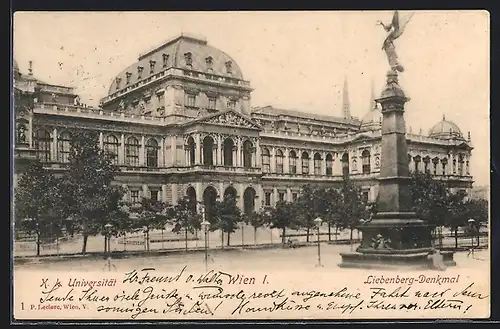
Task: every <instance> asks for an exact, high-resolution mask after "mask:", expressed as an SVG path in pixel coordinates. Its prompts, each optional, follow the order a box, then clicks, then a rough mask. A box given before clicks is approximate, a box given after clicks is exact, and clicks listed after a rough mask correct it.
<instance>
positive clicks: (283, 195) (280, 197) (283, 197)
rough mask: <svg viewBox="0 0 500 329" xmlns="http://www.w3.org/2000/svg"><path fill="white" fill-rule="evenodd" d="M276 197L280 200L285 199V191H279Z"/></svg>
mask: <svg viewBox="0 0 500 329" xmlns="http://www.w3.org/2000/svg"><path fill="white" fill-rule="evenodd" d="M278 197H279V200H280V201H285V193H282V192H279V193H278Z"/></svg>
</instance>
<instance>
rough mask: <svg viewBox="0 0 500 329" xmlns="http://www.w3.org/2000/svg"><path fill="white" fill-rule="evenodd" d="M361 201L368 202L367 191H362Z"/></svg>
mask: <svg viewBox="0 0 500 329" xmlns="http://www.w3.org/2000/svg"><path fill="white" fill-rule="evenodd" d="M363 201H364V202H368V191H363Z"/></svg>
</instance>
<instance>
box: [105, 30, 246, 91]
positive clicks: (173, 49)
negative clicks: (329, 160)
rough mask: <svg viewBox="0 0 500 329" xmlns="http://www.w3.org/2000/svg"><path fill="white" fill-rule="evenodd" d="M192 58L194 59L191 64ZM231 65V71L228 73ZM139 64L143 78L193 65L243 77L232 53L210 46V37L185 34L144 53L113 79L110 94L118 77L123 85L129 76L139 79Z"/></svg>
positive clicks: (205, 69) (207, 70)
mask: <svg viewBox="0 0 500 329" xmlns="http://www.w3.org/2000/svg"><path fill="white" fill-rule="evenodd" d="M188 61H189V62H191V66H188V65H187V62H188ZM153 62H154V63H153ZM151 65H154V71H153V73H150V70H151ZM228 66H229V70H230V71H231V73H228ZM139 67H142V77H141V80H142V79H147V78H148V77H149V76H151V75H152V74H156V73H158V72H160V71H163V70H165V69H168V68H172V67H173V68H182V69H185V68H189V69H190V70H193V71H199V72H207V73H213V74H216V75H221V76H230V77H233V78H236V79H241V80H242V79H243V74H242V72H241V69H240V68H239V66H238V64H237V63H236V62H235V61H234V60H233V59H232V58H231V57H230V56H229V55H227V54H226V53H224V52H223V51H221V50H219V49H217V48H214V47H212V46H209V45H208V44H207V41H206V40H202V39H198V38H195V37H191V36H186V35H181V36H179V37H176V38H174V39H172V40H170V41H167V42H166V43H164V44H163V45H161V46H159V47H156V48H155V49H153V50H151V51H148V52H146V53H145V54H143V55H140V56H139V59H138V61H137V62H136V63H134V64H132V65H130V66H129V67H127V68H126V69H125V70H123V71H122V72H121V73H120V74H118V75H117V76H116V77H115V79H113V82H112V83H111V86H110V88H109V91H108V95H110V94H113V93H114V92H116V90H117V88H116V83H117V81H119V82H120V85H121V86H125V84H126V81H127V79H129V80H130V82H131V83H135V82H137V81H138V68H139ZM209 68H210V69H209ZM127 77H128V78H127ZM119 89H120V88H119Z"/></svg>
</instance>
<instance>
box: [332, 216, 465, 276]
mask: <svg viewBox="0 0 500 329" xmlns="http://www.w3.org/2000/svg"><path fill="white" fill-rule="evenodd" d="M359 229H360V230H361V231H362V232H363V238H362V240H361V245H360V246H359V247H358V248H357V249H356V251H355V252H349V253H341V257H342V263H340V264H339V266H340V267H354V268H372V269H377V268H378V269H387V268H395V269H398V268H405V269H409V268H411V269H428V268H430V267H432V262H433V261H432V259H431V258H430V257H429V255H430V254H431V252H432V250H433V248H432V245H431V230H430V228H429V227H428V225H427V224H426V223H425V222H424V221H422V220H420V219H418V218H417V216H416V214H415V213H411V212H407V213H378V214H377V215H376V216H374V217H373V219H372V221H370V222H368V223H365V224H363V225H361V226H360V227H359ZM441 255H442V256H443V262H444V264H445V265H446V266H454V265H456V264H455V262H454V261H453V253H452V252H441Z"/></svg>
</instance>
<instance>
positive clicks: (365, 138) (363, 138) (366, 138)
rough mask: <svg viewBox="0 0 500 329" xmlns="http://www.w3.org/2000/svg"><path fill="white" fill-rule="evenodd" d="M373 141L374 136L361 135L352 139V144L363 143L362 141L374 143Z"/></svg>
mask: <svg viewBox="0 0 500 329" xmlns="http://www.w3.org/2000/svg"><path fill="white" fill-rule="evenodd" d="M372 140H373V136H371V135H365V134H363V133H360V134H358V135H357V136H355V137H354V138H353V139H352V142H362V141H372Z"/></svg>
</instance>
